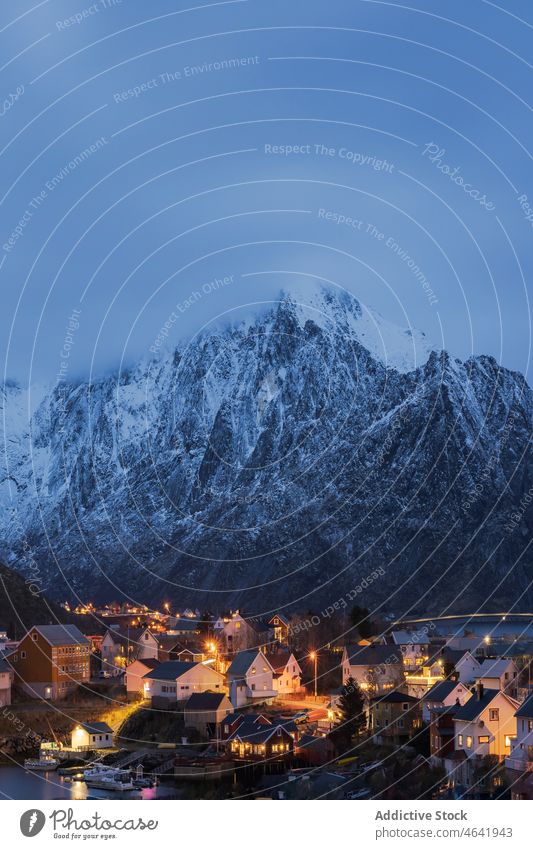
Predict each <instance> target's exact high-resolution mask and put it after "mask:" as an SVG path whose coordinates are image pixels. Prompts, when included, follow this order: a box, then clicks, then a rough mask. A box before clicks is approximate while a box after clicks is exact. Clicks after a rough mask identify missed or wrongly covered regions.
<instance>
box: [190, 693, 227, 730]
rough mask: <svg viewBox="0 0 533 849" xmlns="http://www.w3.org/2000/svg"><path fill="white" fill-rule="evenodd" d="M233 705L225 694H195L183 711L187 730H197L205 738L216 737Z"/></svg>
mask: <svg viewBox="0 0 533 849" xmlns="http://www.w3.org/2000/svg"><path fill="white" fill-rule="evenodd" d="M232 712H233V705H232V704H231V702H230V700H229V699H228V697H227V696H226V694H225V693H211V692H205V693H193V694H192V696H191V697H190V698H189V699H188V701H187V702H186V704H185V707H184V710H183V716H184V721H185V726H186V728H196V730H197V731H199V732H200V734H201V735H202V736H203V737H208V738H209V737H215V736H216V735H217V730H218V728H219V727H220V725H221V724H222V723H223V721H224V719H225V717H226V716H228V714H231V713H232Z"/></svg>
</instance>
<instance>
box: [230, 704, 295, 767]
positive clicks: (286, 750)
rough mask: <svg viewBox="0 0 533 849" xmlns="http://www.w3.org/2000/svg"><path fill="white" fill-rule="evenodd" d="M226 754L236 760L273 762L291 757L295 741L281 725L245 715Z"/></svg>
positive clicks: (233, 735)
mask: <svg viewBox="0 0 533 849" xmlns="http://www.w3.org/2000/svg"><path fill="white" fill-rule="evenodd" d="M225 745H226V753H227V754H229V755H231V757H232V758H234V759H239V760H241V759H244V760H252V761H253V760H261V761H269V762H271V761H273V760H276V759H278V758H287V757H290V756H291V755H292V753H293V750H294V740H293V739H292V737H291V735H290V734H289V732H288V731H287V730H286V729H285V728H284V727H283V725H281V724H272V723H270V722H269V721H268V720H267V722H264V718H263V721H260V722H258V721H257V720H256V718H255V717H254V716H253V715H247V714H244V716H243V719H242V721H241V722H239V724H238V726H237V728H236V729H235V730H234V731H233V732H232V733H231V734H230V735H229V737H228V738H227V740H226V742H225Z"/></svg>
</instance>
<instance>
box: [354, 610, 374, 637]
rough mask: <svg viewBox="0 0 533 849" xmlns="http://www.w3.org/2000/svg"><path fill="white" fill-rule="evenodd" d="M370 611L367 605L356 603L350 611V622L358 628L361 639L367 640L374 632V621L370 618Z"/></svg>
mask: <svg viewBox="0 0 533 849" xmlns="http://www.w3.org/2000/svg"><path fill="white" fill-rule="evenodd" d="M369 615H370V614H369V611H368V610H367V609H366V607H359V605H357V604H355V605H354V606H353V607H352V609H351V611H350V622H351V623H352V625H353V626H354V628H357V633H358V634H359V637H360V639H361V640H367V639H368V638H369V637H371V636H372V634H373V633H374V626H373V623H372V622H371V621H370V619H369Z"/></svg>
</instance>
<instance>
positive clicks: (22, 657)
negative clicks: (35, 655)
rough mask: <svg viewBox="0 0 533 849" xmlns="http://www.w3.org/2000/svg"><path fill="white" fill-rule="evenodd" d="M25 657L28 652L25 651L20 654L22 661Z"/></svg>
mask: <svg viewBox="0 0 533 849" xmlns="http://www.w3.org/2000/svg"><path fill="white" fill-rule="evenodd" d="M25 657H26V652H25V651H21V653H20V659H21V660H24V658H25Z"/></svg>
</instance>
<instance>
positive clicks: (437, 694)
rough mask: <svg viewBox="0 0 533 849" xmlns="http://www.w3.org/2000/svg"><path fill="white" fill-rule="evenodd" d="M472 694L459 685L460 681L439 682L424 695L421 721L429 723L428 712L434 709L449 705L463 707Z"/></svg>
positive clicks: (447, 680)
mask: <svg viewBox="0 0 533 849" xmlns="http://www.w3.org/2000/svg"><path fill="white" fill-rule="evenodd" d="M471 695H472V693H471V692H470V690H469V689H468V687H465V685H464V684H461V682H460V681H452V680H451V679H446V680H445V681H439V682H438V683H437V684H435V685H434V686H433V687H431V689H430V690H428V692H427V693H426V694H425V696H424V698H423V703H422V720H423V721H424V722H429V720H430V712H431V711H432V710H435V709H436V708H443V707H450V706H451V705H456V704H459V705H463V704H464V703H465V702H466V701H468V699H469V698H470V696H471Z"/></svg>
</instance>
